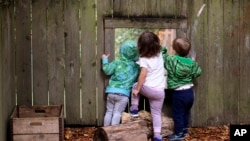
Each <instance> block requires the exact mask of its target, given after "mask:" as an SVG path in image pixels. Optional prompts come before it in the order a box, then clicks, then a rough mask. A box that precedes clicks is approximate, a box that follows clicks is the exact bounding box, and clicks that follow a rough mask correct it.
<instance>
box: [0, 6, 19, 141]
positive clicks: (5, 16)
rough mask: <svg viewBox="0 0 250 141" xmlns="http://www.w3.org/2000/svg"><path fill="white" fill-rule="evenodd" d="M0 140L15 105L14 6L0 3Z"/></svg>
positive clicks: (4, 134)
mask: <svg viewBox="0 0 250 141" xmlns="http://www.w3.org/2000/svg"><path fill="white" fill-rule="evenodd" d="M0 9H1V10H0V80H1V81H0V105H1V106H0V113H1V114H0V140H3V141H4V140H6V137H7V135H8V132H7V131H9V129H10V127H9V126H8V125H9V124H8V123H9V122H8V120H9V115H10V113H11V112H12V110H13V108H14V106H15V102H16V101H15V89H14V88H15V60H14V59H15V57H14V56H15V52H14V48H15V47H14V42H13V40H14V36H13V35H14V29H13V20H14V11H13V9H14V6H13V5H8V6H1V5H0Z"/></svg>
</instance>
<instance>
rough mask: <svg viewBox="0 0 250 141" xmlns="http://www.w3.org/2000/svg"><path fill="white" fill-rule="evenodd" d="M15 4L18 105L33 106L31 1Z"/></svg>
mask: <svg viewBox="0 0 250 141" xmlns="http://www.w3.org/2000/svg"><path fill="white" fill-rule="evenodd" d="M15 2H16V15H15V16H16V21H15V26H16V83H17V88H16V89H17V104H18V105H31V104H32V93H31V90H32V88H31V29H30V26H31V22H30V0H22V1H19V0H16V1H15Z"/></svg>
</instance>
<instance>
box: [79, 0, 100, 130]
mask: <svg viewBox="0 0 250 141" xmlns="http://www.w3.org/2000/svg"><path fill="white" fill-rule="evenodd" d="M81 10H82V11H81V33H82V36H81V46H82V48H81V51H82V52H81V57H82V58H81V76H82V78H81V89H82V107H83V108H82V113H83V116H82V122H81V123H82V124H84V125H93V124H96V113H97V112H96V109H97V107H96V106H97V102H96V61H97V60H96V49H97V48H96V3H95V1H93V0H85V1H81Z"/></svg>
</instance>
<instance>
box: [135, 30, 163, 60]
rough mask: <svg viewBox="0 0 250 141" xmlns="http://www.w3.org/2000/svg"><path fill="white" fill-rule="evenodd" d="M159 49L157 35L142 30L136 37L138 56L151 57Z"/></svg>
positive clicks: (158, 51)
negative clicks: (137, 37)
mask: <svg viewBox="0 0 250 141" xmlns="http://www.w3.org/2000/svg"><path fill="white" fill-rule="evenodd" d="M160 51H161V45H160V39H159V37H158V36H157V35H156V34H155V33H153V32H149V31H145V32H143V33H142V34H141V35H140V36H139V39H138V52H139V55H140V57H147V58H150V57H153V56H156V55H157V54H158V53H160Z"/></svg>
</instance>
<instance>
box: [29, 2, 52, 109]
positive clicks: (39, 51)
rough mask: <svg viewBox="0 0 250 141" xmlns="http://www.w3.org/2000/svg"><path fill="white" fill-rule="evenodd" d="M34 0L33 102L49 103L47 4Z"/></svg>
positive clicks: (36, 103)
mask: <svg viewBox="0 0 250 141" xmlns="http://www.w3.org/2000/svg"><path fill="white" fill-rule="evenodd" d="M47 2H48V1H44V0H34V1H33V3H32V64H33V67H32V70H33V104H34V105H47V104H48V89H49V81H48V53H47V52H48V50H47V41H48V39H47V28H46V25H47V23H46V18H47V6H48V4H47Z"/></svg>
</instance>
